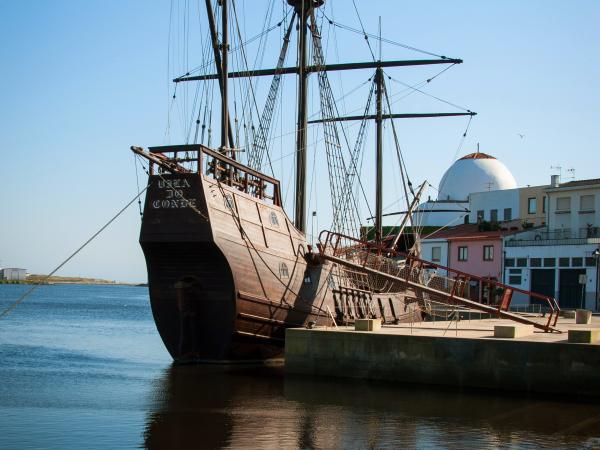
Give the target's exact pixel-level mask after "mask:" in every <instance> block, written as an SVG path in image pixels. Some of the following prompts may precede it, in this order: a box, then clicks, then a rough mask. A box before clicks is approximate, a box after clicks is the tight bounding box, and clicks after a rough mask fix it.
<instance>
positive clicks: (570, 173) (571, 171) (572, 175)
mask: <svg viewBox="0 0 600 450" xmlns="http://www.w3.org/2000/svg"><path fill="white" fill-rule="evenodd" d="M574 179H575V168H574V167H571V168H570V169H567V180H574Z"/></svg>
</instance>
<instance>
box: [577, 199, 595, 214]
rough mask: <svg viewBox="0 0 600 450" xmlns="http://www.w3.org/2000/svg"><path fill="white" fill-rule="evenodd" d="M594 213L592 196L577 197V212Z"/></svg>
mask: <svg viewBox="0 0 600 450" xmlns="http://www.w3.org/2000/svg"><path fill="white" fill-rule="evenodd" d="M593 211H594V196H593V195H582V196H581V197H579V212H593Z"/></svg>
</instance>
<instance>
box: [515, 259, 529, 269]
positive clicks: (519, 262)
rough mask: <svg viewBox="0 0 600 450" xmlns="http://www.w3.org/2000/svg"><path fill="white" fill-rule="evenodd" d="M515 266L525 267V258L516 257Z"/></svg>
mask: <svg viewBox="0 0 600 450" xmlns="http://www.w3.org/2000/svg"><path fill="white" fill-rule="evenodd" d="M517 267H527V258H517Z"/></svg>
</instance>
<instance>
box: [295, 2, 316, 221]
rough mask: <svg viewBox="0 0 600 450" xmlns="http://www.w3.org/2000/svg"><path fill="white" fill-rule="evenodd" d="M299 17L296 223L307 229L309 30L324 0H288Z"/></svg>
mask: <svg viewBox="0 0 600 450" xmlns="http://www.w3.org/2000/svg"><path fill="white" fill-rule="evenodd" d="M288 4H290V5H291V6H293V7H294V8H295V10H296V13H297V14H298V18H299V24H298V25H299V30H298V121H297V125H296V211H295V215H294V224H295V225H296V228H298V229H299V230H300V231H302V232H305V231H306V140H307V126H308V124H307V122H308V110H307V102H308V101H307V99H308V74H309V72H308V71H307V70H306V68H307V65H308V64H307V59H308V51H307V34H308V33H307V31H308V17H309V15H310V11H311V9H313V8H315V7H319V6H321V5H322V4H323V0H288Z"/></svg>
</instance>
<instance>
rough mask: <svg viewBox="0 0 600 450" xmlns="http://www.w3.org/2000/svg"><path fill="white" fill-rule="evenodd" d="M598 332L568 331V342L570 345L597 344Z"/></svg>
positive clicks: (599, 334) (599, 336)
mask: <svg viewBox="0 0 600 450" xmlns="http://www.w3.org/2000/svg"><path fill="white" fill-rule="evenodd" d="M599 341H600V330H598V329H595V330H569V342H570V343H572V344H597V343H598V342H599Z"/></svg>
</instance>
